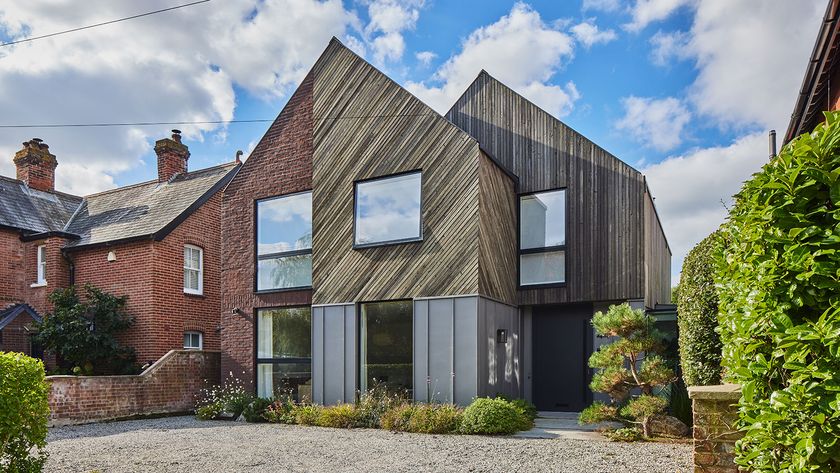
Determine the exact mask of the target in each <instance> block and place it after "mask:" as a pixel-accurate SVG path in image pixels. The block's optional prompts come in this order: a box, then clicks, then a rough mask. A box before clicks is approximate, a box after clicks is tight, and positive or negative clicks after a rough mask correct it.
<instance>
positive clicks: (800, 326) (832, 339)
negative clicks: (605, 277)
mask: <svg viewBox="0 0 840 473" xmlns="http://www.w3.org/2000/svg"><path fill="white" fill-rule="evenodd" d="M825 118H826V120H825V123H823V124H821V125H819V126H818V127H817V128H816V130H815V131H814V132H813V133H810V134H806V135H802V136H800V137H799V138H797V139H795V140H794V141H792V142H791V143H789V144H788V145H786V146H785V147H784V148H783V149H782V150H781V152H780V153H779V154H778V156H776V157H774V158H772V159H771V160H770V162H769V163H767V164H765V165H764V166H763V167H762V169H761V171H760V172H758V173H756V174H755V175H753V177H752V178H751V179H750V180H749V181H747V182H746V183H745V184H744V186H743V188H742V189H741V191H740V192H739V193H738V194H737V195H736V197H735V205H734V206H733V208H732V210H731V212H730V215H729V220H728V221H727V223H726V224H724V226H723V230H722V232H723V239H724V247H723V248H722V250H721V251H719V252H718V253H717V254H716V282H717V285H718V293H719V297H720V302H719V310H720V313H719V319H720V334H721V339H722V341H723V356H722V365H723V366H724V369H725V371H726V374H727V379H728V380H729V381H733V382H736V383H739V384H740V385H741V389H742V391H741V393H742V394H741V399H740V401H739V417H740V424H739V426H738V427H739V428H740V430H741V431H743V432H744V437H743V439H741V440H739V441H738V442H737V443H736V447H735V455H736V458H735V460H736V463H737V464H738V465H740V466H741V467H742V468H744V469H745V470H748V471H755V472H770V471H787V472H806V471H808V472H812V471H840V225H838V222H840V113H838V112H828V113H826V114H825Z"/></svg>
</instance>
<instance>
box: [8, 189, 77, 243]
mask: <svg viewBox="0 0 840 473" xmlns="http://www.w3.org/2000/svg"><path fill="white" fill-rule="evenodd" d="M81 203H82V198H81V197H77V196H74V195H69V194H64V193H61V192H55V193H51V192H42V191H39V190H36V189H31V188H29V187H27V186H26V185H24V184H23V182H21V181H18V180H17V179H12V178H8V177H3V176H0V226H4V227H10V228H14V229H16V230H20V231H21V232H23V233H25V234H32V233H43V232H60V231H62V230H64V226H65V225H66V224H67V222H68V221H69V220H70V217H72V216H73V212H75V211H76V209H78V208H79V205H80V204H81Z"/></svg>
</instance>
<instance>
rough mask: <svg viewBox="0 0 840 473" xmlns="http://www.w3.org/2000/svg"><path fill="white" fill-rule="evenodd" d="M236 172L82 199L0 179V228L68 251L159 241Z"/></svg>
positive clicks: (199, 174)
mask: <svg viewBox="0 0 840 473" xmlns="http://www.w3.org/2000/svg"><path fill="white" fill-rule="evenodd" d="M237 167H238V165H237V164H235V163H228V164H223V165H220V166H215V167H211V168H206V169H200V170H197V171H191V172H189V173H187V174H183V175H178V176H176V177H175V178H173V179H171V180H170V181H168V182H158V181H157V180H154V181H149V182H144V183H140V184H135V185H131V186H126V187H120V188H117V189H113V190H110V191H106V192H101V193H98V194H93V195H89V196H86V197H79V196H73V195H69V194H64V193H60V192H42V191H38V190H35V189H32V188H30V187H28V186H26V185H25V184H24V183H23V182H21V181H19V180H17V179H11V178H8V177H2V176H0V227H6V228H10V229H14V230H16V231H19V232H20V233H21V235H22V237H23V238H24V239H35V238H40V237H43V236H47V235H50V234H60V235H62V236H65V237H67V238H68V243H67V247H68V248H78V247H86V246H90V245H98V244H103V243H113V242H118V241H126V240H134V239H141V238H154V239H156V240H160V239H162V238H163V237H164V236H166V235H167V234H168V233H169V232H171V231H172V230H173V229H174V228H175V227H177V226H178V224H179V223H181V222H182V221H183V220H184V219H185V218H186V217H188V216H189V215H190V214H192V212H194V211H195V210H196V209H198V207H200V206H201V205H202V204H204V203H205V202H206V201H207V200H208V199H210V197H212V196H213V195H214V194H215V193H216V192H218V191H219V190H220V189H221V188H222V187H224V185H225V184H227V183H228V182H229V181H230V179H231V178H232V177H233V174H234V171H235V169H237Z"/></svg>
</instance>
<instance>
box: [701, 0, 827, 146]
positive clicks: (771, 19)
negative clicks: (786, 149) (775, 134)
mask: <svg viewBox="0 0 840 473" xmlns="http://www.w3.org/2000/svg"><path fill="white" fill-rule="evenodd" d="M824 11H825V1H823V0H807V1H798V2H790V1H787V0H774V1H761V2H755V1H751V0H737V1H735V0H729V1H720V0H718V1H713V0H704V1H701V2H700V3H699V4H698V6H697V11H696V15H695V19H694V24H693V26H692V28H691V32H690V35H691V39H690V42H689V53H690V54H691V56H692V57H693V58H694V59H695V60H696V63H697V68H698V70H699V73H698V76H697V79H696V81H695V82H694V85H693V86H692V89H691V93H690V97H691V101H692V102H693V104H694V106H695V107H696V109H697V110H699V111H700V112H701V113H703V114H705V115H708V116H710V117H712V118H714V119H715V120H717V121H718V122H720V123H721V124H723V125H729V126H735V127H739V126H743V125H744V124H753V125H759V126H762V127H765V128H771V127H772V128H776V129H777V130H780V132H781V130H785V129H786V128H787V122H788V120H789V119H790V113H791V111H792V110H793V104H794V101H795V100H796V94H797V92H798V89H799V86H800V84H801V83H802V76H803V74H804V73H805V66H806V65H807V62H808V58H809V56H810V53H811V49H812V48H813V45H814V39H815V38H816V35H817V30H818V28H819V25H820V22H821V20H822V15H823V13H824Z"/></svg>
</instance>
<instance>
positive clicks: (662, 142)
mask: <svg viewBox="0 0 840 473" xmlns="http://www.w3.org/2000/svg"><path fill="white" fill-rule="evenodd" d="M826 1H827V0H799V1H796V2H792V1H790V0H761V1H756V0H625V1H622V0H563V1H557V0H532V1H528V2H502V1H489V0H482V1H477V0H458V1H444V0H344V1H341V0H326V1H316V0H212V1H210V2H207V3H201V4H197V5H193V6H190V7H185V8H181V9H177V10H173V11H169V12H165V13H161V14H157V15H151V16H146V17H143V18H138V19H134V20H130V21H125V22H120V23H115V24H111V25H107V26H102V27H98V28H92V29H87V30H83V31H79V32H75V33H70V34H65V35H59V36H53V37H50V38H46V39H41V40H37V41H31V42H25V43H20V44H16V45H12V46H2V47H0V84H2V87H0V126H4V125H30V124H77V123H136V122H173V121H191V122H195V121H217V122H223V123H220V124H202V125H180V126H178V128H180V129H181V130H183V132H184V142H185V143H186V144H187V145H188V146H189V147H190V152H191V157H190V161H189V166H190V168H191V169H199V168H203V167H208V166H212V165H216V164H220V163H223V162H229V161H232V160H233V158H234V155H235V153H236V151H237V150H243V151H244V152H245V154H246V156H247V154H248V153H249V152H250V151H251V150H252V149H253V147H254V146H255V145H256V143H257V142H258V140H259V139H260V138H261V137H262V135H263V133H264V132H265V130H266V129H267V128H268V125H269V123H267V122H259V123H247V124H246V123H230V121H231V120H253V119H269V120H270V119H273V118H274V117H276V116H277V114H278V113H279V112H280V110H281V109H282V107H283V105H284V104H285V102H286V101H287V100H288V98H289V95H290V94H291V93H292V92H293V91H294V89H295V88H296V86H297V85H298V83H299V82H300V81H301V79H302V78H303V76H304V75H305V74H306V72H307V71H308V70H309V68H310V67H311V66H312V64H313V63H314V61H315V60H316V58H317V57H318V55H319V54H320V53H321V51H323V49H324V48H325V47H326V46H327V43H328V42H329V40H330V38H331V37H333V36H335V37H337V38H339V39H340V40H341V41H342V42H343V43H344V44H345V45H347V46H349V47H350V48H352V49H353V50H354V51H356V52H357V53H359V54H361V55H362V56H363V57H364V58H365V59H367V60H368V61H370V62H371V63H372V64H374V65H375V66H377V67H378V68H379V69H380V70H382V71H383V72H385V73H386V74H388V75H389V76H391V77H392V78H393V79H394V80H396V81H397V82H399V83H400V84H402V85H403V86H404V87H406V88H407V89H408V90H410V91H411V92H412V93H414V94H415V95H416V96H418V97H419V98H421V99H422V100H424V101H425V102H426V103H428V104H429V105H431V106H432V107H434V108H435V109H436V110H438V111H439V112H445V111H446V110H447V109H448V108H449V107H450V106H451V105H452V104H453V103H454V101H455V99H456V98H457V97H458V96H459V95H460V94H461V93H462V92H463V91H464V90H465V88H466V86H467V85H468V84H469V83H470V82H471V81H472V80H473V79H474V78H475V77H476V76H477V74H478V72H479V71H480V70H481V69H485V70H487V71H488V72H489V73H490V74H491V75H493V76H494V77H496V78H497V79H499V80H501V81H502V82H504V83H505V84H507V85H509V86H510V87H512V88H513V89H515V90H516V91H518V92H519V93H521V94H522V95H524V96H525V97H526V98H528V99H530V100H532V101H533V102H535V103H536V104H537V105H539V106H541V107H543V108H544V109H545V110H547V111H548V112H550V113H551V114H553V115H554V116H556V117H557V118H559V119H560V120H562V121H563V122H565V123H566V124H568V125H569V126H571V127H572V128H574V129H575V130H577V131H579V132H580V133H582V134H583V135H585V136H586V137H587V138H589V139H590V140H592V141H594V142H595V143H597V144H598V145H600V146H601V147H603V148H604V149H606V150H607V151H609V152H611V153H612V154H614V155H615V156H617V157H618V158H620V159H622V160H623V161H625V162H627V163H628V164H630V165H631V166H633V167H635V168H636V169H638V170H639V171H641V172H642V173H644V174H645V175H646V177H647V180H648V185H649V186H650V188H651V191H652V193H653V195H654V196H655V198H656V206H657V208H658V212H659V215H660V219H661V221H662V224H663V227H664V229H665V233H666V236H667V238H668V241H669V244H670V247H671V250H672V252H673V265H672V274H673V279H674V282H676V281H677V279H678V277H679V271H680V267H681V265H682V260H683V257H684V256H685V254H686V253H687V252H688V250H690V249H691V248H692V247H693V246H694V245H695V244H696V243H697V242H698V241H700V240H701V239H703V238H704V237H705V236H706V235H708V234H709V233H710V232H712V231H714V230H715V229H716V228H717V227H718V226H719V225H720V224H721V223H722V222H723V221H724V219H725V217H726V207H727V205H729V204H730V203H731V201H732V195H733V194H735V193H736V192H737V191H738V189H739V188H740V186H741V183H742V182H743V181H744V180H746V179H747V178H749V176H750V175H751V174H752V173H754V172H756V171H758V170H759V168H760V167H761V165H762V164H763V163H765V162H766V161H767V158H768V143H767V133H768V131H769V130H770V129H776V130H777V132H778V133H779V136H780V139H781V136H783V135H784V131H785V130H786V128H787V124H788V121H789V118H790V114H791V112H792V110H793V106H794V101H795V99H796V95H797V93H798V91H799V87H800V85H801V82H802V77H803V75H804V72H805V67H806V65H807V62H808V58H809V55H810V52H811V50H812V48H813V45H814V41H815V38H816V35H817V32H818V29H819V26H820V21H821V19H822V15H823V13H824V11H825V7H826ZM183 3H188V1H187V0H146V1H143V2H137V1H133V0H88V1H85V2H83V3H80V2H75V1H72V0H44V1H38V2H14V1H12V0H0V42H8V41H12V40H16V39H22V38H26V37H29V36H37V35H43V34H49V33H53V32H57V31H62V30H67V29H71V28H77V27H80V26H85V25H90V24H95V23H100V22H103V21H108V20H113V19H117V18H122V17H126V16H131V15H136V14H140V13H145V12H148V11H152V10H157V9H162V8H168V7H172V6H176V5H180V4H183ZM171 128H173V127H172V126H167V125H158V126H124V127H108V128H94V127H91V128H5V127H0V174H3V175H7V176H13V175H14V165H13V164H12V159H11V158H12V156H13V154H14V152H15V151H17V150H18V149H20V148H21V143H22V142H23V141H26V140H28V139H30V138H33V137H39V138H42V139H43V140H44V141H45V142H46V143H48V144H49V145H50V150H51V152H52V153H54V154H55V155H56V156H57V158H58V161H59V166H58V168H57V170H56V181H57V183H56V186H57V188H58V190H62V191H66V192H71V193H75V194H82V195H84V194H90V193H94V192H98V191H102V190H106V189H110V188H113V187H116V186H122V185H126V184H132V183H136V182H140V181H145V180H149V179H153V178H156V158H155V154H154V150H153V146H154V141H155V140H157V139H160V138H162V137H165V136H168V134H169V129H171Z"/></svg>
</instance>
